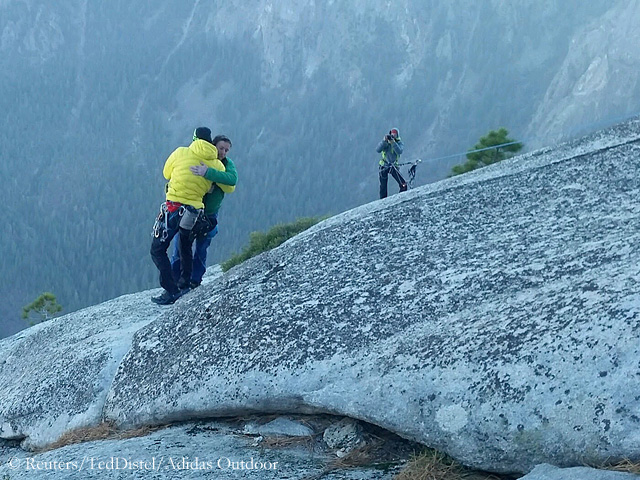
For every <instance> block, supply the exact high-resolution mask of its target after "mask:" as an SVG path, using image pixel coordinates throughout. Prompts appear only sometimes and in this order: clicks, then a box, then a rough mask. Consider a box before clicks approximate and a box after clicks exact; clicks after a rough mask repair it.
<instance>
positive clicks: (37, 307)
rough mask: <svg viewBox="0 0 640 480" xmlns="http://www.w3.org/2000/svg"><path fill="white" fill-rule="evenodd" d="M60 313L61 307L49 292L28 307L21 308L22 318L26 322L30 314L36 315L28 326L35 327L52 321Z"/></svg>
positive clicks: (41, 295)
mask: <svg viewBox="0 0 640 480" xmlns="http://www.w3.org/2000/svg"><path fill="white" fill-rule="evenodd" d="M61 311H62V305H60V304H59V303H58V301H57V300H56V296H55V295H54V294H53V293H51V292H44V293H42V294H40V296H39V297H38V298H36V299H35V300H34V301H33V302H31V303H30V304H29V305H26V306H24V307H22V318H24V319H25V320H27V319H29V316H30V315H31V314H34V315H36V316H37V318H36V320H35V321H34V320H30V321H29V324H30V325H35V324H36V323H40V322H46V321H47V320H50V319H52V318H53V317H55V316H56V314H57V313H59V312H61Z"/></svg>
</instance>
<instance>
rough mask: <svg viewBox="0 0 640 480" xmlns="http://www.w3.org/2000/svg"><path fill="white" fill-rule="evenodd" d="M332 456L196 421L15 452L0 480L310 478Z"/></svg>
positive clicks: (335, 475) (385, 478)
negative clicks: (260, 442) (273, 445)
mask: <svg viewBox="0 0 640 480" xmlns="http://www.w3.org/2000/svg"><path fill="white" fill-rule="evenodd" d="M330 460H331V457H328V456H327V455H324V454H323V453H321V452H317V451H312V450H309V449H308V448H306V447H304V446H292V447H287V448H278V449H266V448H262V447H260V446H255V445H253V439H252V438H251V437H245V436H243V435H241V434H240V433H239V432H238V431H236V430H235V429H234V428H231V427H230V426H229V425H228V424H225V423H221V422H199V423H194V424H185V425H180V426H174V427H169V428H167V429H163V430H159V431H157V432H154V433H152V434H150V435H148V436H145V437H139V438H130V439H125V440H102V441H94V442H88V443H83V444H76V445H69V446H66V447H63V448H59V449H57V450H52V451H48V452H45V453H40V454H32V453H31V454H30V453H27V452H24V451H18V450H16V451H15V452H13V455H11V456H10V457H8V458H6V457H5V458H0V478H2V479H5V478H8V479H11V480H21V479H25V480H26V479H33V478H39V479H40V478H47V479H48V478H55V479H84V478H110V479H125V478H126V479H141V480H142V479H151V480H155V479H166V478H180V479H200V478H216V479H218V480H236V479H239V478H253V479H261V480H262V479H264V480H276V479H286V478H290V479H302V478H313V476H314V475H319V474H320V473H322V472H325V471H327V466H328V464H329V462H330ZM397 471H398V469H397V468H390V469H388V470H387V471H384V470H380V469H376V468H364V467H363V468H356V469H349V470H336V471H333V472H330V473H327V474H326V475H323V476H322V478H323V479H334V480H338V479H342V480H391V479H392V478H393V476H394V474H395V473H397Z"/></svg>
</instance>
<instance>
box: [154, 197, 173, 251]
mask: <svg viewBox="0 0 640 480" xmlns="http://www.w3.org/2000/svg"><path fill="white" fill-rule="evenodd" d="M168 219H169V209H168V208H167V203H166V202H164V203H163V204H162V205H160V213H159V214H158V216H157V218H156V221H155V223H154V224H153V236H154V238H159V239H160V241H161V242H164V241H165V240H166V239H167V237H168V236H169V232H168V231H167V230H168V229H167V221H168Z"/></svg>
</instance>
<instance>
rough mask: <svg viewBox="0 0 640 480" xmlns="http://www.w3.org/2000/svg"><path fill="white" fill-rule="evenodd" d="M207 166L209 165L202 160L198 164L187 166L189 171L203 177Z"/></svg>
mask: <svg viewBox="0 0 640 480" xmlns="http://www.w3.org/2000/svg"><path fill="white" fill-rule="evenodd" d="M208 168H209V167H207V166H206V165H205V164H204V163H203V162H200V165H194V166H193V167H189V170H191V173H193V174H194V175H198V176H200V177H204V175H205V174H206V173H207V170H208Z"/></svg>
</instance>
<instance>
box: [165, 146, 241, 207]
mask: <svg viewBox="0 0 640 480" xmlns="http://www.w3.org/2000/svg"><path fill="white" fill-rule="evenodd" d="M200 162H202V163H204V164H205V165H207V166H208V167H211V168H214V169H216V170H220V171H224V170H225V168H224V165H223V164H222V162H221V161H220V160H218V149H217V148H216V147H215V146H214V145H211V144H210V143H209V142H207V141H205V140H200V139H197V140H194V141H193V142H192V143H191V145H189V146H188V147H179V148H176V149H175V150H174V151H173V153H172V154H171V155H169V158H168V159H167V161H166V162H165V164H164V168H163V170H162V174H163V175H164V178H166V179H167V180H169V185H168V187H167V200H170V201H172V202H180V203H183V204H185V205H191V206H193V207H195V208H204V204H203V203H202V197H203V196H204V194H205V193H207V192H208V191H209V188H211V181H209V180H207V179H206V178H204V177H201V176H199V175H194V174H193V173H192V172H191V170H190V169H189V167H193V166H196V165H200ZM219 186H220V188H222V189H223V190H225V188H235V187H230V186H227V185H219ZM229 193H230V192H229Z"/></svg>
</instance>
